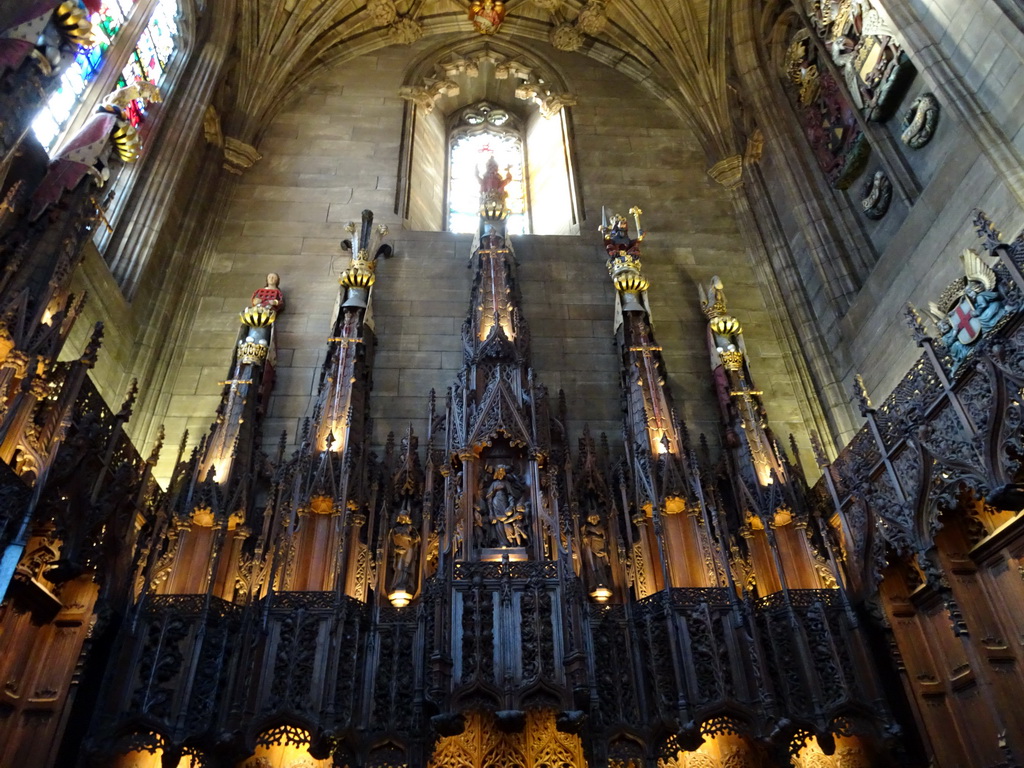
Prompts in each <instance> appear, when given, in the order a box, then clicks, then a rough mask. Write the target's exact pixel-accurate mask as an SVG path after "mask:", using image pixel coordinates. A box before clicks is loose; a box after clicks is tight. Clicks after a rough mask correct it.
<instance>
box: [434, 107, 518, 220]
mask: <svg viewBox="0 0 1024 768" xmlns="http://www.w3.org/2000/svg"><path fill="white" fill-rule="evenodd" d="M449 147H450V150H449V154H448V231H450V232H462V233H472V232H476V230H477V227H479V225H480V176H481V175H482V174H483V170H484V165H485V164H486V162H487V160H488V159H489V158H491V157H493V158H494V159H495V160H496V161H497V163H498V168H500V169H501V171H502V173H508V174H510V175H511V181H510V182H509V184H508V186H507V187H505V191H506V192H507V193H508V199H507V201H506V204H507V205H508V209H509V216H508V219H507V221H506V227H507V231H508V233H509V234H510V235H522V234H526V233H527V232H528V231H529V219H528V216H527V211H528V202H527V185H526V178H525V163H524V162H523V139H522V135H521V132H520V130H519V120H518V119H517V118H516V117H515V116H514V115H511V114H509V113H508V112H507V111H506V110H504V109H499V108H496V107H494V106H493V105H491V104H489V103H487V102H480V103H479V104H475V105H473V106H471V107H467V108H465V109H464V110H462V111H461V112H459V113H458V114H457V116H456V121H455V125H454V127H453V128H452V130H451V132H450V133H449Z"/></svg>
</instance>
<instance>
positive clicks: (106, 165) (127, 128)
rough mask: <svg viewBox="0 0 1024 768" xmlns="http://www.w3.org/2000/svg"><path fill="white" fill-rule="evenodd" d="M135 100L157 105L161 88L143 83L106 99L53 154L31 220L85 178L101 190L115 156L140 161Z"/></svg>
mask: <svg viewBox="0 0 1024 768" xmlns="http://www.w3.org/2000/svg"><path fill="white" fill-rule="evenodd" d="M136 99H141V100H143V101H145V102H148V103H158V102H160V101H161V96H160V89H159V88H157V87H156V86H155V85H153V84H152V83H149V82H146V81H144V80H143V81H140V82H138V83H135V84H133V85H129V86H126V87H124V88H119V89H117V90H116V91H114V92H113V93H111V94H110V95H108V96H107V97H106V98H104V99H103V101H102V102H101V103H100V105H99V106H98V107H97V108H96V113H95V114H94V115H93V116H92V117H91V118H90V119H89V121H88V122H86V124H85V125H84V126H82V128H81V130H79V131H78V133H76V134H75V135H74V136H73V137H72V138H71V139H70V140H68V141H67V142H66V143H64V144H63V145H61V146H60V147H59V148H58V149H57V151H56V152H55V153H54V155H53V157H52V159H51V161H50V167H49V170H48V172H47V174H46V177H45V178H44V179H43V180H42V182H40V184H39V186H38V187H37V188H36V190H35V192H34V193H33V196H32V210H31V212H30V213H29V218H31V219H38V218H39V217H40V216H41V215H42V214H43V212H44V211H45V210H46V209H47V208H48V207H50V206H51V205H53V204H54V203H56V202H57V201H58V200H60V198H61V196H62V195H64V194H65V193H66V192H69V191H71V190H73V189H75V188H76V187H77V186H78V185H79V184H80V183H81V182H82V180H83V179H84V178H85V177H86V176H88V177H90V178H91V179H92V180H93V181H94V182H95V184H96V185H97V186H100V187H102V186H103V185H104V184H105V183H106V181H107V179H109V178H110V163H111V160H112V156H113V155H116V156H117V158H118V159H119V160H120V161H121V162H123V163H134V162H135V161H136V160H138V158H139V153H140V151H141V148H142V144H141V141H140V138H139V133H138V131H137V130H136V128H135V126H134V125H132V122H131V119H130V117H129V111H128V107H129V105H130V104H131V103H132V102H134V101H135V100H136Z"/></svg>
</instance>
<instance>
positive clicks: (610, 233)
mask: <svg viewBox="0 0 1024 768" xmlns="http://www.w3.org/2000/svg"><path fill="white" fill-rule="evenodd" d="M601 234H602V235H603V236H604V249H605V251H607V253H608V258H610V259H613V258H615V257H616V256H618V255H619V254H621V253H626V254H629V255H630V256H636V257H638V256H640V243H642V242H643V239H644V231H643V230H639V231H638V232H637V236H636V237H635V238H632V237H630V236H629V222H628V221H627V220H626V217H625V216H622V215H621V214H618V213H613V214H612V215H611V217H610V218H609V219H608V222H607V223H605V224H602V225H601Z"/></svg>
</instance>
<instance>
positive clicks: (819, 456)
mask: <svg viewBox="0 0 1024 768" xmlns="http://www.w3.org/2000/svg"><path fill="white" fill-rule="evenodd" d="M811 450H812V451H813V452H814V463H815V464H817V465H818V466H819V467H821V468H822V469H824V468H825V467H827V466H828V464H829V461H828V457H827V456H826V455H825V446H824V445H822V444H821V436H820V435H819V434H818V432H817V431H816V430H811Z"/></svg>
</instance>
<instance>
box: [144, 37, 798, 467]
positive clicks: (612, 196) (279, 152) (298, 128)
mask: <svg viewBox="0 0 1024 768" xmlns="http://www.w3.org/2000/svg"><path fill="white" fill-rule="evenodd" d="M438 42H439V40H438V39H437V38H433V39H430V40H427V41H424V42H423V43H422V44H420V45H418V46H414V47H412V48H388V49H384V50H381V51H379V52H378V53H376V54H374V55H367V56H363V57H361V58H359V59H356V60H354V61H352V62H349V63H347V64H344V65H339V66H337V67H336V68H334V69H333V70H329V71H327V72H324V73H323V75H322V76H321V77H320V78H319V79H318V81H317V84H316V86H315V87H314V88H313V89H312V90H308V91H306V92H304V93H303V94H302V95H301V96H299V97H297V98H296V100H295V101H294V102H293V103H291V104H289V105H287V106H286V107H285V108H284V109H283V110H282V111H281V113H280V115H279V116H278V117H277V119H276V120H275V121H274V123H273V124H272V125H271V126H270V127H269V129H268V131H267V133H266V136H265V138H264V140H263V142H262V143H261V145H260V147H259V149H260V151H261V153H262V154H263V155H264V159H263V160H262V161H261V162H260V163H259V164H258V165H257V166H256V167H254V168H253V169H252V170H251V171H249V172H248V173H247V174H246V175H245V176H244V177H242V178H241V179H239V180H237V182H235V181H231V182H229V183H226V184H225V194H228V195H230V203H229V204H228V206H227V208H226V212H225V215H224V217H223V221H222V222H220V224H219V226H220V232H219V236H218V239H217V242H216V246H215V248H214V251H213V253H212V254H211V256H210V258H209V260H208V264H209V268H208V271H207V273H206V275H205V282H204V284H203V286H202V287H201V288H200V291H199V292H200V295H201V300H200V304H199V308H198V311H197V314H196V317H195V321H194V325H193V330H192V333H191V335H190V337H189V338H188V340H187V342H185V343H184V344H183V345H182V346H181V347H180V348H179V349H178V350H177V353H176V355H175V357H176V359H177V360H179V361H180V365H179V367H178V368H177V370H176V372H175V375H174V381H173V383H171V385H170V386H171V388H172V390H171V391H172V395H171V397H170V400H169V403H168V407H167V412H166V419H165V421H166V422H167V424H168V440H169V442H170V443H171V444H173V443H174V442H175V441H176V440H177V439H178V436H179V435H180V433H181V431H182V429H184V428H185V427H186V426H187V427H189V428H190V429H192V430H193V431H195V430H196V429H198V430H200V431H202V430H205V429H206V427H207V425H208V424H209V422H210V420H211V418H212V416H213V413H214V410H215V408H216V405H217V402H218V398H219V393H220V386H219V382H220V381H222V380H223V378H224V376H225V374H226V369H227V366H228V362H229V359H230V354H231V345H232V343H233V341H234V338H235V333H236V332H237V327H238V321H237V313H238V311H239V309H241V307H242V306H244V305H245V303H246V302H247V300H248V297H249V294H250V293H251V291H252V290H253V289H255V288H257V287H259V286H261V285H262V284H263V277H264V275H265V273H266V272H267V271H270V270H274V271H278V272H280V273H281V275H282V288H283V290H284V291H285V294H286V296H287V301H288V307H287V310H286V312H285V313H284V314H282V316H281V318H280V321H279V322H280V326H279V328H278V331H279V342H280V356H279V364H278V381H277V385H276V389H275V394H274V396H273V400H272V402H271V404H270V412H269V418H268V423H267V434H268V439H272V437H271V436H273V435H275V434H276V433H278V432H279V431H280V430H282V429H284V430H287V432H288V433H289V435H291V436H294V435H295V434H296V432H297V430H298V429H299V427H300V423H301V420H302V419H303V418H304V417H306V416H310V415H311V414H312V393H313V390H314V388H315V381H316V378H317V374H318V372H319V366H320V364H321V362H322V360H323V353H324V347H325V339H326V336H327V333H328V327H329V323H330V319H331V313H332V311H333V307H334V302H335V297H336V294H337V282H336V276H337V274H338V273H339V272H340V270H341V269H342V268H343V266H344V265H345V260H344V259H343V258H342V257H341V256H340V253H339V250H338V241H339V240H341V239H342V238H343V237H344V236H345V233H344V225H345V223H346V222H348V221H350V220H357V219H358V217H359V212H360V211H361V210H362V209H363V208H370V209H372V210H374V211H375V213H376V220H377V221H378V222H381V223H386V224H389V225H391V226H392V229H396V230H398V227H397V226H396V222H395V220H394V218H395V217H394V214H393V213H392V211H393V204H394V199H395V188H396V184H397V173H398V167H399V155H400V146H399V145H400V141H401V127H402V114H403V109H404V103H403V102H402V101H401V100H400V99H399V98H398V97H397V92H398V88H399V86H400V84H401V82H402V77H403V73H404V70H405V69H406V67H407V66H408V65H409V64H410V62H413V61H415V60H416V58H417V57H418V56H419V55H421V54H422V53H423V51H424V50H425V49H426V48H427V47H432V46H434V45H437V44H438ZM531 50H535V51H537V52H538V53H539V54H540V55H543V56H546V57H548V58H549V59H550V60H551V61H552V62H553V64H554V66H556V67H557V68H558V69H559V71H560V72H561V73H563V75H564V77H565V79H566V80H567V82H568V84H569V87H570V88H571V90H572V91H573V92H574V93H575V94H576V95H577V97H578V99H579V105H578V106H576V107H574V108H572V115H571V117H572V122H573V125H574V129H575V151H576V157H577V161H578V162H577V165H578V168H579V171H580V186H581V188H582V198H583V201H584V202H585V209H584V211H583V214H584V215H583V220H582V222H581V230H582V234H580V235H578V236H563V237H556V236H546V237H539V236H531V237H524V238H520V239H518V240H517V241H516V243H515V248H516V251H517V253H518V255H519V259H520V262H521V268H520V278H521V284H522V293H523V301H524V309H525V313H526V317H527V320H528V321H529V323H530V325H531V329H532V334H533V339H534V342H533V353H534V363H535V367H536V371H537V376H538V379H539V380H540V381H541V382H542V383H544V384H546V385H547V386H548V387H549V389H550V390H551V391H552V394H555V393H556V392H557V390H558V389H559V388H563V389H564V390H565V391H566V398H567V401H568V407H569V412H570V416H571V422H570V429H571V431H572V439H573V440H575V438H576V437H578V436H579V434H580V431H581V429H582V424H583V423H584V422H587V423H590V424H591V427H592V429H594V430H595V431H607V432H609V437H610V439H611V440H612V442H613V444H615V443H619V442H621V437H620V429H621V426H620V405H619V383H618V361H617V357H616V355H615V353H614V349H613V346H612V345H613V342H612V338H613V336H612V311H613V291H612V287H611V284H610V281H609V279H608V275H607V272H606V270H605V267H604V256H603V252H602V249H601V246H600V236H599V234H598V232H597V227H598V224H599V222H600V208H601V205H606V206H608V207H609V209H610V210H616V211H622V212H625V211H626V210H627V209H628V208H629V207H631V206H633V205H640V206H641V207H642V208H643V209H644V211H645V215H644V217H643V220H644V226H645V228H647V229H648V230H649V233H650V234H649V235H648V238H647V240H646V243H645V259H644V262H645V271H646V274H647V275H648V277H649V278H650V279H651V281H652V289H651V292H650V299H651V305H652V310H653V316H654V320H655V324H656V325H655V332H656V333H657V335H658V338H659V342H660V343H661V344H662V345H663V346H664V347H665V350H666V352H665V356H666V360H667V362H668V366H669V370H670V373H671V382H672V386H673V388H674V391H675V396H676V400H677V403H678V405H679V408H680V411H681V415H682V416H683V417H684V418H685V419H686V420H687V421H688V422H689V425H690V428H691V430H692V431H693V432H694V433H697V432H701V431H705V432H708V433H709V436H710V437H711V439H712V440H713V441H714V440H715V439H716V438H717V432H718V425H717V421H716V411H715V409H714V401H713V398H712V396H711V390H710V384H709V376H708V368H709V365H708V359H707V352H706V349H705V341H704V339H705V322H704V317H703V315H702V314H701V312H700V308H699V304H698V300H697V287H696V286H697V283H698V282H702V281H706V280H707V279H709V278H710V277H711V275H712V274H714V273H718V274H720V275H721V276H722V278H723V280H724V281H725V284H726V291H727V294H728V297H729V300H730V309H731V310H732V312H733V313H734V314H735V315H736V316H737V317H739V318H740V319H741V320H742V321H743V324H744V328H745V330H746V338H747V343H748V346H749V348H750V351H751V356H752V367H753V370H754V372H755V375H757V376H758V385H759V386H760V387H761V388H762V389H764V390H765V391H766V397H767V401H768V405H769V407H770V408H772V407H777V411H778V413H780V414H784V415H785V416H786V419H785V420H783V419H781V418H780V419H779V420H777V423H776V424H775V426H776V429H777V431H779V432H780V433H781V434H783V435H784V434H786V433H787V432H788V431H790V430H794V429H795V430H802V423H801V418H800V416H799V413H798V409H797V408H796V406H795V403H796V399H795V396H794V395H793V389H794V387H793V381H792V379H791V378H790V376H789V374H788V371H789V370H790V366H789V365H787V364H786V361H785V360H783V357H782V353H781V351H780V349H779V346H778V344H777V342H776V340H775V339H774V337H773V333H772V330H771V322H770V318H768V317H767V313H766V311H765V310H764V306H765V301H764V299H763V297H762V295H761V291H760V289H759V287H758V285H757V282H756V279H755V275H754V272H753V270H752V268H751V266H750V263H749V259H748V255H747V252H746V250H745V248H744V245H743V241H742V238H741V236H740V234H739V231H738V227H737V224H736V221H735V218H734V213H733V207H732V202H731V201H730V198H729V196H728V194H727V193H726V192H725V191H724V190H722V189H720V188H719V187H717V185H716V184H715V183H714V182H713V181H712V180H710V179H709V178H708V177H707V176H706V174H705V160H704V156H703V153H702V152H701V151H700V149H699V147H698V145H697V142H696V141H695V139H694V138H693V137H692V135H691V134H690V133H689V131H688V130H687V129H685V128H684V127H683V126H682V125H681V124H680V122H679V121H678V119H677V118H676V117H675V116H673V115H672V114H671V113H670V112H669V111H668V109H667V108H666V107H665V106H664V105H663V104H662V103H661V102H660V100H658V99H657V98H656V97H654V96H652V95H650V94H649V93H648V92H646V91H645V90H643V89H642V88H640V87H639V86H637V85H636V84H635V83H633V82H632V81H630V80H628V79H626V78H625V77H624V76H623V75H621V74H619V73H617V72H615V71H613V70H611V69H609V68H606V67H604V66H603V65H598V64H596V63H595V62H594V61H589V60H587V59H585V58H583V57H582V56H578V55H566V54H561V53H558V52H556V51H554V50H552V49H548V48H546V47H545V46H542V45H539V44H531ZM391 242H392V243H393V244H394V246H395V251H396V254H395V256H394V257H393V258H392V259H390V260H388V261H386V262H384V263H382V264H381V265H380V266H379V268H378V281H377V285H376V287H375V289H374V306H373V310H374V324H375V330H376V333H377V337H378V348H377V355H376V360H375V368H374V379H373V380H374V391H373V394H372V396H371V407H372V412H373V416H374V419H375V433H374V436H375V441H376V442H377V443H378V444H382V443H383V441H384V439H385V436H386V435H387V433H388V431H395V432H396V433H399V432H401V431H403V430H404V429H405V427H406V425H407V424H408V423H409V422H412V424H413V426H414V428H415V429H416V430H417V432H419V433H421V434H422V433H423V431H424V428H425V412H426V403H427V394H428V392H429V390H430V389H431V388H434V389H436V390H437V391H438V394H439V396H440V395H441V393H443V391H444V390H445V388H446V387H447V385H448V383H449V382H450V381H451V380H452V378H453V377H454V375H455V373H456V372H457V370H458V369H459V367H460V365H461V363H462V360H461V352H460V340H459V334H458V331H459V328H460V326H461V323H462V320H463V319H464V317H465V316H466V312H467V309H468V301H469V288H470V281H471V278H472V273H471V270H470V269H468V268H467V263H468V260H469V256H470V240H469V237H468V236H454V235H450V234H447V233H440V232H414V231H407V230H406V231H403V230H398V231H395V232H394V233H393V235H392V238H391ZM166 471H167V467H166V462H165V464H164V465H163V467H162V474H163V475H164V476H165V475H166Z"/></svg>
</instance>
